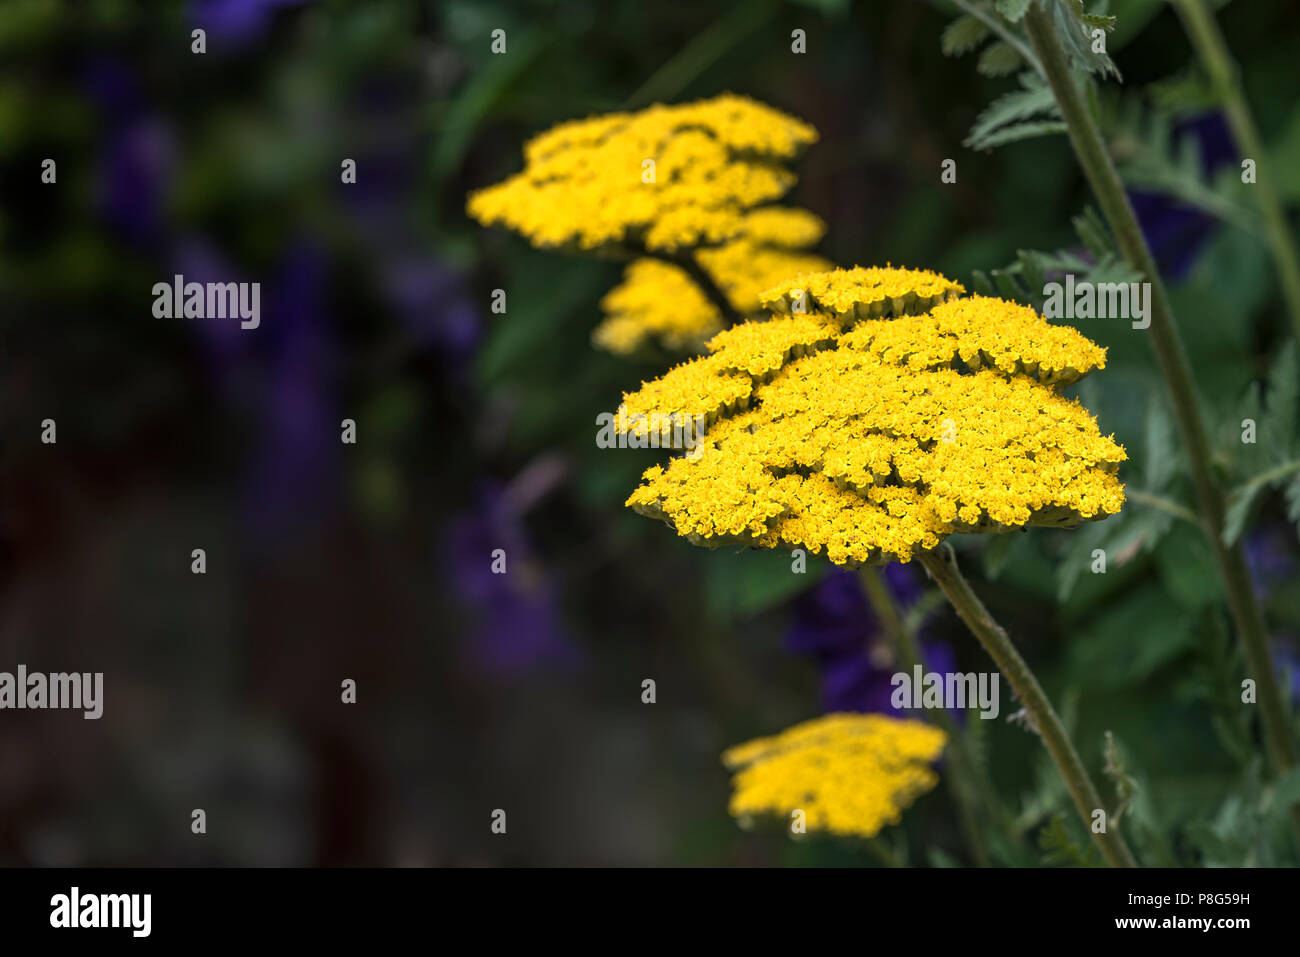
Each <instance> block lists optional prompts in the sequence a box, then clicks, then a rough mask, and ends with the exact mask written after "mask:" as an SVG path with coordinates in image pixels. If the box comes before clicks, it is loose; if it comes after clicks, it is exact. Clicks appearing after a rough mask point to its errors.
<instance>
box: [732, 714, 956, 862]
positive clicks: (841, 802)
mask: <svg viewBox="0 0 1300 957" xmlns="http://www.w3.org/2000/svg"><path fill="white" fill-rule="evenodd" d="M945 741H946V736H945V735H944V733H943V732H942V731H940V730H939V729H938V728H935V727H932V726H930V725H928V724H925V723H924V722H921V721H913V720H910V719H906V718H893V717H889V716H887V715H881V714H828V715H825V716H824V717H821V718H816V719H814V720H812V721H806V722H804V723H803V724H799V725H795V726H794V727H792V728H789V729H787V730H786V731H783V732H782V733H781V734H778V735H776V736H774V737H769V738H758V739H757V740H754V741H749V742H747V743H745V744H741V745H737V746H736V747H734V748H731V749H729V750H728V751H727V752H726V753H725V754H723V756H722V761H723V763H724V764H725V765H726V766H727V767H728V768H730V769H732V770H734V771H735V772H736V774H735V777H734V778H733V781H732V786H733V788H734V790H733V794H732V797H731V804H730V806H729V808H728V810H729V811H730V813H731V815H732V816H733V817H735V818H737V819H739V820H741V821H742V822H744V821H747V820H748V819H749V818H751V817H755V816H759V815H768V814H776V815H780V816H781V817H784V818H786V819H787V820H789V819H790V818H791V815H793V814H794V813H795V812H798V811H802V812H803V815H804V818H803V823H804V824H805V825H806V826H807V828H808V830H810V831H827V832H829V833H831V834H840V835H854V836H858V837H866V838H871V837H875V836H876V835H877V834H879V833H880V830H881V828H884V827H887V826H889V825H893V824H897V823H898V822H899V820H900V819H901V817H902V813H903V811H905V810H906V809H907V808H908V807H909V806H911V804H912V802H913V801H914V800H916V798H917V797H919V796H920V795H922V794H924V793H925V792H927V791H929V790H931V789H932V788H933V787H934V786H935V784H936V783H937V782H938V780H939V776H938V774H936V773H935V771H934V770H933V768H931V766H930V765H931V764H933V763H934V762H935V761H937V760H938V759H939V756H940V754H941V753H942V752H943V747H944V743H945Z"/></svg>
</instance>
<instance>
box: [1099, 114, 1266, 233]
mask: <svg viewBox="0 0 1300 957" xmlns="http://www.w3.org/2000/svg"><path fill="white" fill-rule="evenodd" d="M1100 119H1101V122H1102V128H1103V131H1104V132H1105V134H1106V138H1107V141H1108V145H1109V148H1110V153H1111V157H1112V158H1113V159H1114V161H1115V166H1116V169H1117V170H1118V172H1119V174H1120V176H1121V177H1123V179H1124V182H1125V183H1127V184H1128V185H1130V186H1137V187H1140V188H1142V189H1149V190H1152V191H1155V192H1159V193H1166V194H1168V195H1170V196H1172V197H1174V198H1176V199H1178V200H1181V201H1182V202H1184V203H1187V204H1188V205H1189V206H1193V207H1195V208H1197V209H1199V210H1201V211H1203V212H1205V213H1207V214H1209V215H1211V216H1214V217H1215V218H1216V219H1221V220H1224V221H1225V222H1229V223H1232V224H1233V225H1234V226H1237V227H1238V228H1241V229H1245V230H1247V231H1251V232H1258V231H1259V230H1260V225H1259V218H1258V216H1257V215H1256V213H1255V211H1254V209H1253V208H1252V207H1251V205H1250V202H1249V200H1248V197H1247V195H1246V192H1245V185H1244V184H1243V183H1242V182H1241V177H1240V172H1241V171H1240V170H1239V169H1238V168H1237V167H1235V166H1231V165H1229V166H1227V167H1225V168H1223V169H1222V170H1221V171H1220V172H1219V173H1218V175H1216V176H1215V177H1214V178H1213V179H1208V178H1207V177H1206V176H1205V174H1204V172H1203V169H1204V167H1203V163H1202V157H1201V148H1200V145H1199V143H1198V142H1197V140H1196V138H1195V137H1193V136H1183V137H1177V136H1175V134H1174V126H1175V124H1176V122H1177V119H1178V117H1177V116H1176V114H1175V112H1174V111H1172V110H1170V109H1161V108H1155V109H1152V108H1150V107H1149V106H1147V105H1146V104H1144V103H1143V102H1142V101H1141V100H1140V99H1138V98H1136V97H1127V98H1123V97H1106V98H1103V100H1102V110H1101V115H1100Z"/></svg>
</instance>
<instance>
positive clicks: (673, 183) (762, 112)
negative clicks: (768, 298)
mask: <svg viewBox="0 0 1300 957" xmlns="http://www.w3.org/2000/svg"><path fill="white" fill-rule="evenodd" d="M816 139H817V131H816V130H814V129H813V128H812V127H811V126H809V125H808V124H806V123H803V122H801V121H799V120H798V119H795V118H794V117H792V116H788V115H787V114H785V113H782V112H780V111H778V110H774V109H772V108H771V107H768V106H764V105H763V104H761V103H758V102H756V101H754V100H751V99H748V98H746V97H741V96H734V95H731V94H726V95H723V96H719V97H715V98H713V99H708V100H700V101H698V102H695V103H687V104H682V105H679V106H662V105H659V106H653V107H650V108H649V109H646V110H642V111H640V112H636V113H613V114H609V115H606V116H599V117H593V118H590V119H586V120H577V121H573V122H569V123H563V124H561V125H559V126H557V127H555V128H554V129H552V130H550V131H548V132H546V133H543V134H542V135H540V136H538V137H536V138H535V139H533V140H531V141H530V142H529V143H528V144H527V145H526V146H525V148H524V158H525V166H524V169H523V171H522V172H520V173H518V174H516V175H514V176H512V177H510V178H509V179H507V180H505V181H504V182H502V183H499V184H497V185H495V186H491V187H488V188H487V189H484V190H480V191H479V192H476V193H474V194H472V195H471V196H470V198H469V203H468V211H469V214H470V216H472V217H473V218H474V219H476V220H478V221H479V222H481V223H484V224H485V225H495V226H504V227H507V228H509V229H512V230H514V231H516V232H518V233H520V234H522V235H523V236H524V237H526V238H527V239H528V240H529V241H530V242H531V243H532V244H533V245H535V246H537V247H539V248H542V249H555V250H559V251H566V252H577V253H588V254H593V255H600V256H608V257H614V258H622V259H628V258H630V259H632V260H633V262H632V263H631V264H630V266H629V267H628V270H627V272H626V274H625V276H624V281H623V283H622V284H621V285H620V286H619V287H618V288H616V289H615V290H614V291H613V292H611V293H610V294H609V296H607V297H606V299H605V301H604V303H603V307H604V310H605V313H606V319H605V321H604V323H603V324H602V325H601V326H600V328H599V329H598V330H597V331H596V334H595V337H594V338H595V341H596V343H597V345H599V346H601V347H602V348H606V349H608V350H610V351H612V352H617V353H628V352H632V351H633V350H635V349H637V348H639V347H640V346H641V345H642V344H644V343H645V342H648V341H657V342H659V343H660V344H661V345H663V346H665V347H667V348H670V349H690V350H696V351H698V349H699V348H700V346H701V345H702V343H703V342H704V341H705V340H706V339H708V338H709V336H711V335H713V334H714V333H716V332H717V331H719V330H720V329H722V328H724V327H725V326H727V325H730V324H731V323H732V322H733V321H735V320H736V319H738V318H739V317H742V316H744V315H747V314H749V313H751V312H754V311H755V310H757V308H758V305H759V304H758V301H757V296H758V293H759V292H760V291H761V290H762V289H765V288H766V287H767V286H769V285H771V284H772V283H773V282H775V281H777V280H779V279H780V278H782V277H784V276H788V275H793V274H795V273H798V272H801V271H807V270H817V269H823V268H826V267H827V265H828V264H827V263H826V262H825V261H824V260H822V259H819V258H818V257H816V256H814V255H812V254H810V253H808V252H807V249H808V248H809V247H811V246H813V245H814V244H816V243H817V241H818V240H820V238H821V236H822V233H823V232H824V231H825V224H824V223H822V221H821V220H820V219H818V218H817V217H816V216H813V215H812V214H811V213H807V212H805V211H803V210H798V209H785V208H781V207H776V206H773V205H771V204H773V203H775V202H776V201H777V200H779V199H780V198H781V197H782V196H783V195H785V193H786V192H787V191H788V190H789V189H790V187H791V186H793V185H794V182H795V176H794V174H793V173H792V172H791V171H790V170H789V169H788V168H787V164H788V163H790V162H791V161H793V160H794V159H796V158H797V157H798V156H799V154H800V153H801V152H802V151H803V150H804V148H806V147H807V146H808V145H809V144H810V143H812V142H814V141H815V140H816Z"/></svg>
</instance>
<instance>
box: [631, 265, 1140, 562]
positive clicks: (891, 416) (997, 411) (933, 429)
mask: <svg viewBox="0 0 1300 957" xmlns="http://www.w3.org/2000/svg"><path fill="white" fill-rule="evenodd" d="M866 273H870V282H866V281H864V274H866ZM852 289H861V290H862V291H861V292H857V293H847V292H846V290H852ZM961 291H962V289H961V287H960V286H959V285H957V284H956V283H953V282H951V281H950V280H947V279H944V278H943V277H942V276H937V275H935V274H934V273H927V272H922V271H919V270H904V269H886V270H836V271H834V272H831V273H827V274H822V275H819V276H801V277H799V278H798V281H797V283H793V284H791V283H783V284H782V286H780V287H777V288H776V289H775V290H772V291H770V292H769V293H765V294H764V295H763V298H764V299H765V300H766V301H768V302H772V303H777V302H785V303H786V304H787V307H788V308H790V309H791V310H792V311H791V312H790V314H789V315H779V316H776V317H774V318H772V319H769V320H767V321H764V322H746V323H743V324H741V325H738V326H735V327H733V328H731V329H728V330H726V331H724V332H721V333H719V334H718V335H716V336H715V337H714V338H713V339H711V340H710V341H709V343H708V348H709V350H710V352H709V354H708V355H706V356H702V357H700V358H698V359H694V360H691V361H690V362H687V363H684V364H682V365H679V366H677V367H676V368H674V369H672V370H670V371H669V372H668V373H666V374H665V375H663V376H661V377H660V378H659V379H657V380H655V381H653V382H650V383H645V384H643V385H642V387H641V389H639V390H638V391H636V392H634V393H630V394H628V395H626V396H625V397H624V405H625V407H626V417H625V421H626V423H627V430H628V431H629V432H632V433H637V432H640V431H643V430H645V429H646V428H647V427H648V426H647V423H650V422H653V421H656V420H658V421H664V420H669V421H675V420H682V421H685V420H687V418H688V417H694V416H703V420H702V421H703V422H704V423H705V425H706V428H707V431H706V432H705V434H704V436H703V439H702V441H700V442H699V443H698V444H697V445H696V446H695V447H694V448H693V449H692V450H691V454H689V455H683V456H679V457H677V458H674V459H672V460H670V461H669V462H668V463H667V465H666V466H658V465H656V466H653V467H652V468H650V469H648V470H647V471H646V472H645V474H644V475H643V476H642V484H641V485H640V487H638V488H637V489H636V490H635V491H634V492H633V493H632V495H631V497H630V498H629V499H628V501H627V504H628V505H630V506H631V507H632V508H634V509H636V510H637V511H638V512H640V513H642V514H644V515H649V516H652V517H655V518H659V519H661V520H663V521H665V522H667V523H668V524H669V525H670V526H672V527H673V528H674V529H675V530H676V531H677V533H678V534H679V535H682V536H684V537H686V538H687V539H688V540H690V541H691V542H693V543H695V544H698V545H704V546H709V547H716V546H721V545H730V544H741V545H748V546H751V547H755V548H805V549H807V550H809V551H811V552H813V553H814V554H818V553H820V552H821V551H822V550H823V549H824V550H825V552H826V554H827V556H828V557H829V558H830V560H831V561H832V562H835V563H836V564H842V565H850V566H856V565H862V564H874V563H880V562H886V561H893V560H900V561H908V560H909V559H910V558H912V557H913V556H914V555H915V554H916V553H917V552H919V551H922V550H926V549H931V548H934V547H936V546H937V545H938V544H939V543H940V541H942V539H943V538H944V537H946V536H947V535H950V534H952V533H953V532H1004V531H1008V530H1011V529H1018V528H1023V527H1025V526H1029V525H1049V526H1073V525H1077V524H1079V523H1081V522H1083V521H1088V520H1092V519H1101V518H1105V517H1106V516H1107V515H1112V514H1115V513H1116V512H1118V511H1119V510H1120V508H1121V507H1122V505H1123V503H1124V491H1123V489H1124V487H1123V485H1122V484H1121V483H1120V482H1119V480H1118V478H1117V474H1116V473H1117V472H1118V469H1119V464H1120V463H1121V462H1122V461H1124V460H1125V458H1126V456H1125V454H1124V450H1123V448H1121V447H1120V446H1119V445H1117V444H1116V443H1115V442H1114V440H1113V439H1112V438H1110V437H1106V436H1103V435H1101V434H1100V432H1099V430H1098V428H1097V423H1096V421H1095V419H1093V417H1092V415H1091V414H1090V413H1089V412H1088V410H1087V409H1085V408H1084V407H1083V406H1082V405H1080V404H1079V402H1078V401H1077V400H1074V399H1068V398H1066V397H1064V396H1063V395H1061V394H1060V392H1059V391H1058V389H1059V387H1060V386H1061V384H1063V383H1068V382H1073V381H1075V380H1076V379H1078V378H1079V377H1080V376H1082V375H1085V374H1087V373H1088V372H1090V371H1092V370H1093V369H1098V368H1101V367H1102V366H1103V365H1104V364H1105V350H1103V349H1101V348H1100V347H1098V346H1096V345H1095V344H1093V343H1092V342H1090V341H1089V340H1088V339H1086V338H1085V337H1084V336H1083V335H1081V334H1080V333H1079V332H1077V331H1076V330H1074V329H1071V328H1068V327H1064V326H1053V325H1051V324H1050V323H1048V322H1047V321H1046V320H1045V319H1043V318H1042V317H1041V316H1039V315H1038V313H1036V312H1035V311H1034V310H1033V309H1029V308H1026V307H1024V306H1020V305H1017V304H1015V303H1011V302H1006V301H1003V300H1001V299H992V298H987V297H983V296H970V297H960V296H959V294H960V292H961ZM853 296H858V297H860V298H858V299H855V298H852V297H853ZM954 296H958V297H957V298H954ZM885 302H888V303H889V305H888V306H887V307H886V306H884V305H883V303H885ZM909 303H910V305H909ZM819 307H831V308H833V309H834V312H833V313H832V312H831V311H823V310H822V309H821V308H819ZM861 307H865V309H866V311H867V313H868V314H872V313H874V312H875V310H876V309H877V307H879V308H881V309H886V308H887V309H888V311H889V312H888V314H889V316H890V317H889V318H879V319H866V318H858V312H859V308H861ZM803 308H807V309H809V310H810V311H807V312H803V311H800V310H801V309H803ZM896 310H901V314H897V315H895V314H894V312H895V311H896ZM696 421H699V420H696Z"/></svg>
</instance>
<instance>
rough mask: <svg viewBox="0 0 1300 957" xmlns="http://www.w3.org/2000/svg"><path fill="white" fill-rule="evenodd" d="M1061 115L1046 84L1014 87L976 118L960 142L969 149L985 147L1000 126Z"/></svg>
mask: <svg viewBox="0 0 1300 957" xmlns="http://www.w3.org/2000/svg"><path fill="white" fill-rule="evenodd" d="M1060 115H1061V114H1060V110H1058V109H1057V106H1056V100H1055V98H1054V97H1053V96H1052V91H1051V90H1050V89H1048V88H1047V87H1044V86H1039V87H1035V88H1031V89H1024V90H1016V91H1014V92H1012V93H1007V94H1006V95H1005V96H1000V97H998V98H997V99H996V100H994V101H993V102H992V103H990V104H989V105H988V107H987V108H986V109H985V110H984V111H983V112H982V113H980V115H979V116H978V117H976V119H975V123H974V124H973V125H972V126H971V128H970V134H969V135H968V136H967V137H966V140H965V142H964V143H963V145H964V146H968V147H970V148H971V149H987V148H988V147H987V145H986V141H987V139H988V138H989V136H990V135H991V134H993V133H994V132H995V131H997V130H999V129H1002V128H1005V127H1006V126H1008V125H1011V124H1015V123H1018V122H1019V121H1021V120H1026V119H1029V118H1030V117H1034V116H1038V117H1043V118H1056V119H1059V118H1060Z"/></svg>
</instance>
